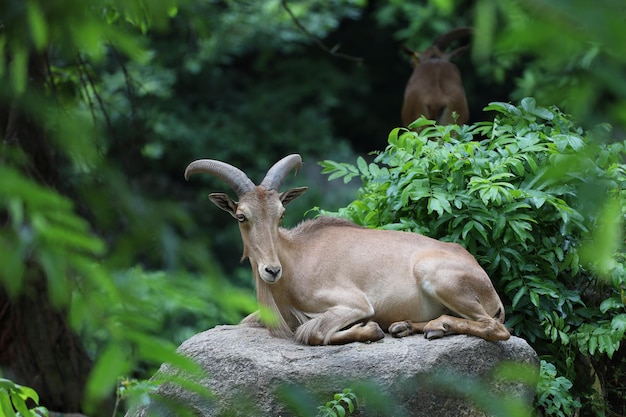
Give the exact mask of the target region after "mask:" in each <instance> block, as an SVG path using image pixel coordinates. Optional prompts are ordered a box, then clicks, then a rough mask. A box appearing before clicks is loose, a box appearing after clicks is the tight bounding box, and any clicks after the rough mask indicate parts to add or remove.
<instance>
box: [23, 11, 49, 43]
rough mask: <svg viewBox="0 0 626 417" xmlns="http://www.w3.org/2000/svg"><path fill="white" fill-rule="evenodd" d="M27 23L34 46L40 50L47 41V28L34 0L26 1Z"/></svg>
mask: <svg viewBox="0 0 626 417" xmlns="http://www.w3.org/2000/svg"><path fill="white" fill-rule="evenodd" d="M27 11H28V24H29V25H30V33H31V35H32V37H33V43H34V44H35V48H36V49H37V50H39V51H41V50H42V49H43V48H44V47H45V46H46V43H47V41H48V34H47V32H48V28H47V25H46V20H45V18H44V15H43V12H42V11H41V9H40V8H39V4H38V3H35V2H28V3H27Z"/></svg>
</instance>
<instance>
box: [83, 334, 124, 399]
mask: <svg viewBox="0 0 626 417" xmlns="http://www.w3.org/2000/svg"><path fill="white" fill-rule="evenodd" d="M129 357H130V352H129V351H128V349H126V348H124V347H123V346H122V345H120V344H119V343H115V342H110V343H109V344H108V346H107V347H106V348H105V349H104V352H102V354H101V355H100V357H99V358H98V360H97V361H96V363H95V365H94V367H93V369H92V370H91V375H90V376H89V382H88V383H87V389H86V392H87V398H89V399H91V400H99V399H102V398H105V397H106V396H107V395H108V394H109V393H110V392H112V390H113V389H114V387H115V385H116V384H117V379H118V378H119V377H121V376H122V375H125V374H127V373H128V372H129V371H130V370H131V363H130V360H129Z"/></svg>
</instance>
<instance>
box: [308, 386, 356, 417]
mask: <svg viewBox="0 0 626 417" xmlns="http://www.w3.org/2000/svg"><path fill="white" fill-rule="evenodd" d="M355 406H356V395H355V394H354V393H353V392H352V390H351V389H350V388H345V389H344V390H343V391H342V392H338V393H336V394H335V395H334V396H333V399H332V400H331V401H328V402H327V403H326V404H324V405H320V406H319V407H317V409H318V410H319V413H318V416H320V417H344V416H349V415H352V413H353V412H354V410H355ZM346 408H347V409H348V410H347V411H346Z"/></svg>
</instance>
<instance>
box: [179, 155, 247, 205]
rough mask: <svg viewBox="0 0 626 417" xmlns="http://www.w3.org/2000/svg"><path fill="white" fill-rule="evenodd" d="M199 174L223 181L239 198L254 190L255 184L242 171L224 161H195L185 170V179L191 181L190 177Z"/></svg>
mask: <svg viewBox="0 0 626 417" xmlns="http://www.w3.org/2000/svg"><path fill="white" fill-rule="evenodd" d="M198 173H205V174H211V175H213V176H215V177H217V178H219V179H221V180H223V181H224V182H225V183H226V184H228V186H229V187H230V188H232V190H233V191H234V192H235V194H237V197H240V196H241V195H242V194H245V193H247V192H248V191H250V190H252V189H253V188H254V183H253V182H252V181H251V180H250V178H248V176H247V175H246V174H245V173H244V172H243V171H242V170H240V169H239V168H237V167H234V166H232V165H230V164H227V163H225V162H222V161H216V160H214V159H198V160H196V161H193V162H192V163H190V164H189V165H187V168H186V169H185V179H186V180H189V177H190V176H192V175H193V174H198Z"/></svg>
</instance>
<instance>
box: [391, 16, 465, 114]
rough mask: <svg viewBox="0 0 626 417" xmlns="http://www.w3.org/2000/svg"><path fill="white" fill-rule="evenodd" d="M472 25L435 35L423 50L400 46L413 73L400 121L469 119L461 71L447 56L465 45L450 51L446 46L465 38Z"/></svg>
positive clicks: (406, 90)
mask: <svg viewBox="0 0 626 417" xmlns="http://www.w3.org/2000/svg"><path fill="white" fill-rule="evenodd" d="M472 32H473V29H472V28H469V27H463V28H458V29H453V30H451V31H449V32H448V33H446V34H444V35H442V36H440V37H439V38H437V39H436V40H435V41H434V42H433V43H432V45H431V46H430V47H428V49H426V50H425V51H424V52H416V51H413V50H411V49H409V48H407V47H406V46H405V47H403V50H404V51H405V52H406V53H407V54H409V55H410V56H411V61H412V65H413V74H412V75H411V78H409V81H408V83H407V85H406V89H405V90H404V103H403V104H402V123H403V125H404V126H408V125H409V124H411V123H412V122H413V121H414V120H416V119H418V118H419V117H420V116H424V117H426V118H427V119H430V120H434V121H436V122H437V123H438V124H442V125H448V124H458V125H462V124H464V123H467V121H468V120H469V109H468V107H467V99H466V98H465V90H464V89H463V83H462V82H461V73H460V71H459V69H458V68H457V66H456V65H454V64H453V63H452V62H450V60H451V59H452V58H454V57H455V56H457V55H459V54H461V53H463V52H465V51H467V50H468V49H469V45H463V46H460V47H458V48H456V49H454V50H452V51H450V52H446V49H448V47H449V46H450V45H451V44H452V43H453V42H454V41H456V40H459V39H464V38H468V37H470V36H471V35H472Z"/></svg>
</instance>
